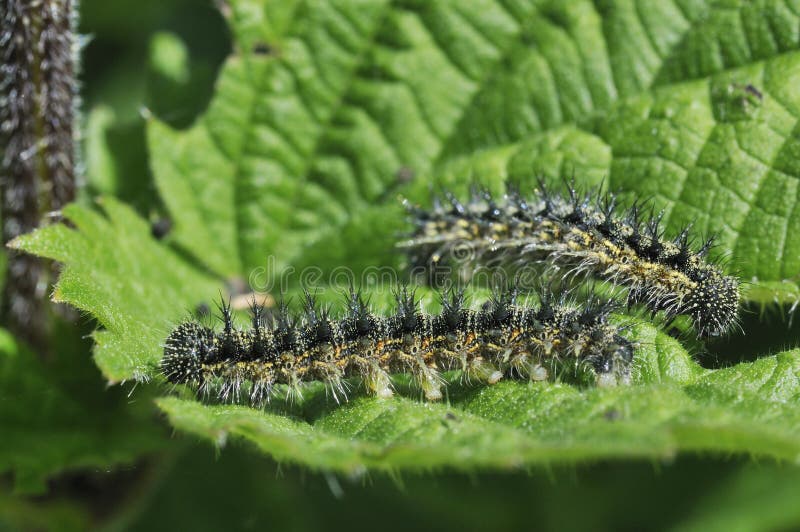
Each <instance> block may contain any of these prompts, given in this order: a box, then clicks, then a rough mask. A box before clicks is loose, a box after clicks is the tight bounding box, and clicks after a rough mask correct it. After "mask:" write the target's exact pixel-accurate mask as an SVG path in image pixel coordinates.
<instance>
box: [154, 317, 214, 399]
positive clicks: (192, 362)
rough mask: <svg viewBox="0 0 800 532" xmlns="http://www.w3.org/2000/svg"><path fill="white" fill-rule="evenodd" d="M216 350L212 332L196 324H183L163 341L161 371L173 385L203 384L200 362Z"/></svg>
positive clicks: (201, 363)
mask: <svg viewBox="0 0 800 532" xmlns="http://www.w3.org/2000/svg"><path fill="white" fill-rule="evenodd" d="M215 349H216V345H215V341H214V332H213V331H212V330H211V329H209V328H208V327H203V326H201V325H198V324H196V323H191V322H187V323H183V324H181V325H179V326H178V327H177V328H176V329H175V330H174V331H172V332H171V333H170V335H169V336H168V337H167V340H166V342H165V343H164V357H163V358H162V359H161V373H162V374H163V375H164V376H166V377H167V380H169V382H171V383H173V384H186V383H198V384H200V383H202V382H203V380H204V378H203V368H202V366H203V362H205V361H206V359H207V357H208V355H209V354H210V353H211V352H212V351H214V350H215Z"/></svg>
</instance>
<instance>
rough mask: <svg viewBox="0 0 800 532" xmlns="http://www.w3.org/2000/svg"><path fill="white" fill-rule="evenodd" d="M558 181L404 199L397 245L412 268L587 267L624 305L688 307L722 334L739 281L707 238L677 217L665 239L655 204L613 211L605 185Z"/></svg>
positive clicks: (703, 332)
mask: <svg viewBox="0 0 800 532" xmlns="http://www.w3.org/2000/svg"><path fill="white" fill-rule="evenodd" d="M567 188H568V193H566V194H565V193H561V192H559V191H556V190H553V189H550V188H548V187H547V186H545V184H544V183H543V182H541V181H540V183H539V187H538V189H537V190H535V191H534V194H532V195H531V196H530V197H524V196H523V195H522V194H521V193H520V191H519V189H518V188H517V187H516V186H514V185H512V184H509V185H508V186H507V192H506V194H505V195H504V196H503V197H502V198H500V199H495V198H494V197H493V196H492V194H490V193H489V192H488V191H486V190H480V189H478V188H475V187H473V193H472V197H471V199H470V201H469V202H466V203H462V202H461V201H459V200H458V199H457V198H456V197H455V196H454V195H453V194H451V193H446V194H445V200H446V201H445V202H442V201H441V200H440V199H438V198H437V199H436V200H435V202H434V205H433V208H432V209H430V210H426V209H422V208H420V207H418V206H414V205H412V204H411V203H410V202H408V201H407V200H406V201H405V205H406V208H407V210H408V212H409V214H410V217H411V219H412V223H413V225H414V229H413V230H412V233H411V234H410V235H409V238H407V239H406V240H404V241H402V242H400V243H399V244H398V246H399V247H400V248H403V249H405V250H406V252H407V254H408V260H409V266H410V268H411V269H412V272H413V271H416V272H423V273H426V274H427V275H428V277H433V276H434V275H437V273H436V272H437V270H439V271H441V270H442V269H445V270H446V269H447V268H448V265H452V264H453V263H461V264H464V263H466V264H468V265H469V264H470V263H472V264H473V265H474V264H479V265H482V266H485V267H486V268H487V269H488V268H491V269H496V268H497V267H499V266H503V265H506V264H511V265H514V266H520V265H528V264H546V265H548V266H549V267H550V268H551V269H553V270H554V271H558V270H562V271H563V272H564V273H563V275H562V276H561V277H562V278H563V279H565V280H569V281H571V280H574V279H575V278H584V277H587V276H588V277H594V278H597V279H600V280H603V281H606V282H609V283H611V284H613V285H617V286H622V287H625V288H627V289H628V304H629V306H630V305H634V304H638V303H642V304H644V305H646V306H647V307H648V308H649V309H650V310H651V311H652V312H653V313H654V314H655V313H656V312H659V311H661V312H663V313H664V314H665V316H666V318H667V319H668V320H670V321H671V320H672V319H674V318H675V317H676V316H678V315H688V316H689V317H690V318H691V321H692V324H693V327H694V329H695V331H696V333H697V334H698V336H700V337H708V336H720V335H723V334H726V333H727V332H728V331H730V330H731V328H732V327H734V326H735V325H736V324H737V323H738V308H739V299H740V294H739V280H738V279H737V278H736V277H735V276H731V275H725V274H724V273H723V271H722V269H721V267H720V266H719V265H718V264H715V263H714V262H712V261H709V260H708V259H707V255H708V252H709V250H710V249H711V247H712V244H713V238H710V239H708V240H707V241H705V242H704V243H703V244H702V245H700V246H697V247H696V246H694V243H693V238H692V237H691V226H686V227H684V228H683V230H682V231H680V232H679V233H678V235H677V236H676V237H675V238H674V239H672V240H668V239H666V238H665V236H664V230H663V229H662V227H661V218H662V216H663V213H662V214H661V215H655V214H654V213H653V211H652V210H651V211H650V214H649V215H644V214H643V212H644V209H643V206H642V205H641V204H634V205H633V206H632V207H630V208H629V209H627V210H626V211H624V212H619V209H618V206H617V198H616V196H615V195H613V194H603V193H601V192H600V190H599V189H597V190H590V191H588V192H586V193H579V192H578V191H576V189H575V186H574V184H571V185H569V186H568V187H567ZM465 271H466V270H465Z"/></svg>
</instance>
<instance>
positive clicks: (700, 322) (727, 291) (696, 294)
mask: <svg viewBox="0 0 800 532" xmlns="http://www.w3.org/2000/svg"><path fill="white" fill-rule="evenodd" d="M696 282H697V286H696V287H695V288H694V289H693V290H692V291H691V292H689V294H688V296H687V297H686V298H684V300H683V304H682V309H681V310H680V311H679V313H680V314H688V315H689V316H690V317H691V318H692V322H693V324H694V327H695V329H696V330H697V333H698V335H700V336H706V337H707V336H721V335H724V334H726V333H727V332H728V331H729V330H730V329H731V328H732V327H733V326H734V325H735V324H736V320H737V317H738V313H739V280H738V279H737V278H736V277H732V276H728V275H723V274H722V273H721V272H719V270H717V269H715V268H714V269H712V268H709V269H707V270H704V271H701V272H700V273H699V275H697V277H696Z"/></svg>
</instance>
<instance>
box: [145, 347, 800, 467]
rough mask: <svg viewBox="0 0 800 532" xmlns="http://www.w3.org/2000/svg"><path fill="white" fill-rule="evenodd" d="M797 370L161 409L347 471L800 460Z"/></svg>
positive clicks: (743, 368)
mask: <svg viewBox="0 0 800 532" xmlns="http://www.w3.org/2000/svg"><path fill="white" fill-rule="evenodd" d="M667 343H668V344H669V343H671V342H667ZM646 351H647V352H646V353H645V354H644V355H641V354H640V362H639V365H640V366H641V365H642V362H641V359H642V358H645V359H651V360H648V361H647V362H645V364H648V365H649V364H655V363H656V361H661V360H663V359H664V358H665V357H670V356H677V354H678V353H676V351H678V352H679V351H680V349H679V348H678V347H677V346H676V345H670V348H669V349H664V348H660V347H659V344H656V347H655V348H654V349H653V348H651V349H648V350H646ZM684 356H685V354H684ZM798 370H800V352H798V351H792V352H787V353H782V354H780V355H777V356H775V357H769V358H765V359H762V360H759V361H758V362H755V363H751V364H740V365H739V366H737V367H735V368H729V369H724V370H716V371H710V372H708V373H703V372H701V371H699V370H694V371H692V372H691V373H692V374H693V375H694V376H688V375H687V376H686V377H688V378H687V379H685V380H670V379H665V377H666V376H665V375H663V374H661V375H655V376H651V375H648V374H647V373H645V372H640V373H639V374H638V375H639V376H638V381H639V382H638V383H637V385H633V386H629V387H618V388H614V389H592V390H583V391H581V390H576V389H575V388H574V387H571V386H567V385H563V384H532V385H526V384H521V383H514V382H506V383H500V384H497V385H494V386H490V387H486V388H482V389H468V388H460V387H458V386H454V387H451V388H450V398H449V404H425V403H421V402H419V401H415V400H412V399H405V398H404V399H392V400H380V399H374V398H356V399H354V400H351V401H349V402H348V403H347V404H345V405H342V406H335V405H331V402H332V401H331V400H330V399H329V400H327V401H326V400H325V391H324V390H318V391H316V392H315V393H312V394H311V395H309V397H308V398H307V399H305V401H304V402H303V403H302V404H300V405H296V406H293V407H292V408H291V409H290V412H289V413H291V414H294V416H295V417H287V416H286V415H285V414H284V413H283V412H280V411H278V412H271V411H270V412H266V413H264V412H259V411H256V410H253V409H251V408H246V407H239V406H207V405H201V404H199V403H197V402H194V401H189V400H184V399H179V398H174V397H171V398H165V399H160V400H159V401H158V404H159V406H160V407H161V409H162V410H164V411H165V412H166V413H167V415H168V416H169V418H170V421H171V422H172V424H173V425H175V426H176V427H178V428H180V429H182V430H185V431H189V432H193V433H196V434H198V435H201V436H203V437H205V438H208V439H211V440H212V441H214V442H215V443H217V444H222V443H224V442H225V441H226V439H227V437H228V436H229V435H230V436H233V437H236V438H243V439H245V440H247V441H249V442H252V443H253V444H255V445H256V446H257V447H258V448H259V449H261V450H262V451H264V452H266V453H269V454H271V455H273V456H274V457H275V458H276V459H278V460H288V461H293V462H300V463H303V464H306V465H309V466H312V467H316V468H323V469H333V470H340V471H344V472H348V473H354V472H358V471H362V470H363V469H364V468H379V469H394V468H411V469H428V468H431V467H437V466H449V467H452V468H456V469H464V470H470V469H474V468H476V467H500V468H511V467H517V466H520V465H522V464H529V463H550V462H574V461H586V460H592V459H608V458H619V457H630V456H637V457H648V458H668V457H671V456H673V455H675V453H677V452H679V451H685V450H693V451H715V452H726V453H731V452H732V453H752V454H756V455H759V456H770V457H774V458H779V459H782V460H787V461H791V462H798V461H800V415H798V414H797V406H798V397H799V395H798V391H800V381H798V375H799V374H798ZM659 381H662V382H661V383H659Z"/></svg>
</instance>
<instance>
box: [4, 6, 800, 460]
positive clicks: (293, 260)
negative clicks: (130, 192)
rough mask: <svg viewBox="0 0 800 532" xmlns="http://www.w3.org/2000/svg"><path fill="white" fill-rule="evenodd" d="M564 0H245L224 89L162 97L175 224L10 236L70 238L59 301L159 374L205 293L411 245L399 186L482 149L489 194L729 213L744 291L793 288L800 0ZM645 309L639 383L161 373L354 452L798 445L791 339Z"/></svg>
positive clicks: (213, 420)
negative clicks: (436, 399)
mask: <svg viewBox="0 0 800 532" xmlns="http://www.w3.org/2000/svg"><path fill="white" fill-rule="evenodd" d="M545 4H546V5H541V3H539V2H515V3H506V2H493V1H489V2H485V3H484V4H482V9H480V10H464V9H463V8H462V7H460V3H459V2H448V1H443V0H436V1H432V2H419V3H415V2H408V3H403V5H402V6H398V5H395V4H393V3H384V2H359V1H355V0H340V1H336V2H331V3H316V4H313V5H310V3H305V2H299V3H297V5H296V6H293V7H282V6H281V5H278V3H272V2H267V1H266V0H263V1H262V0H238V1H232V2H230V3H229V5H228V6H227V9H226V16H227V19H228V23H229V26H230V28H231V31H232V38H233V41H234V51H233V53H232V54H231V56H230V57H229V59H228V60H227V62H226V63H225V64H224V66H223V67H222V69H221V71H220V73H219V77H218V80H217V84H216V89H215V95H214V97H213V99H212V101H211V102H210V104H209V107H208V109H207V110H206V111H205V112H204V113H203V114H202V115H201V116H200V117H199V118H198V119H197V121H196V122H195V123H194V124H193V125H192V126H191V127H189V128H187V129H185V130H175V129H173V128H171V127H169V126H168V125H166V124H165V123H164V122H162V121H160V120H159V119H158V118H155V117H149V118H148V122H147V142H148V150H149V157H150V164H151V167H152V170H153V175H154V178H155V183H156V186H157V188H158V191H159V195H160V198H161V200H162V201H163V203H164V205H165V207H166V209H167V210H168V212H169V215H170V218H171V219H172V221H173V230H172V231H171V232H170V233H169V235H167V236H166V238H164V239H163V240H160V241H157V240H156V239H154V238H153V237H152V236H151V228H150V226H149V224H148V223H147V222H146V221H145V220H144V219H143V218H142V217H141V216H139V215H138V214H137V213H135V212H134V211H133V209H132V208H130V207H129V206H127V205H125V204H124V203H122V202H120V201H119V200H117V199H114V198H111V197H109V198H103V199H102V201H101V203H100V207H99V209H94V208H91V207H89V206H86V205H82V204H74V203H73V204H70V205H67V206H66V207H64V208H63V214H64V216H65V218H66V219H67V220H69V221H70V222H71V225H64V224H55V225H50V226H47V227H43V228H40V229H38V230H37V231H36V232H34V233H32V234H27V235H23V236H21V237H18V238H16V239H15V240H13V242H12V246H13V247H14V248H15V249H17V250H22V251H25V252H28V253H32V254H35V255H38V256H42V257H47V258H51V259H54V260H57V261H60V262H61V263H63V265H64V266H63V270H62V273H61V276H60V278H59V282H58V284H57V286H56V289H55V292H54V299H56V300H58V301H64V302H68V303H70V304H71V305H73V306H75V307H77V308H79V309H81V310H82V311H84V312H86V313H88V314H90V315H91V316H93V317H95V318H96V319H97V321H98V323H99V325H100V327H99V330H98V331H96V332H95V333H94V340H95V347H94V351H93V353H94V360H95V362H96V364H97V366H98V367H99V368H100V370H101V371H102V373H103V376H104V377H105V378H106V379H107V380H108V381H110V382H113V383H119V382H124V381H130V380H147V379H148V378H149V379H153V380H155V379H157V377H156V375H157V370H154V368H158V365H159V362H160V360H161V358H162V354H163V345H164V342H165V339H166V338H167V337H168V335H169V333H170V331H171V330H173V328H174V327H175V326H176V325H177V324H178V323H180V321H181V320H182V319H184V318H186V314H187V309H194V308H196V307H197V306H198V305H200V304H204V303H208V302H211V301H213V300H215V299H216V298H217V294H218V292H219V290H220V289H221V288H223V287H224V286H225V282H224V280H226V279H230V278H231V277H238V278H245V279H246V278H248V277H249V276H250V274H251V273H252V272H253V271H254V270H255V269H257V268H260V267H262V266H263V265H264V262H265V260H266V257H267V256H273V257H275V258H276V262H275V264H276V268H277V270H276V271H271V272H269V273H270V274H271V275H274V276H276V277H277V276H278V274H279V273H280V272H281V270H282V269H283V268H286V267H288V266H292V267H294V268H296V269H297V270H298V271H300V270H302V269H303V268H304V267H306V266H315V267H318V268H319V269H320V271H322V272H323V273H330V272H332V271H334V270H335V269H336V268H337V267H338V266H340V265H345V266H347V267H349V268H350V269H352V270H353V271H354V272H355V273H357V274H360V273H362V272H364V271H367V270H368V269H369V268H372V267H398V266H400V263H401V260H400V258H399V256H398V254H397V253H396V252H395V250H394V243H395V241H396V240H397V235H398V234H400V233H401V232H403V231H407V230H408V226H407V223H406V220H405V214H404V212H403V208H402V205H401V204H400V202H399V201H398V199H397V198H398V196H403V197H406V198H409V200H410V201H413V202H415V203H417V204H421V205H423V204H424V205H428V204H429V185H430V182H431V181H435V182H436V184H437V185H438V184H441V185H443V186H446V187H447V188H448V189H451V190H453V191H454V193H457V194H460V193H465V192H466V189H467V187H468V184H469V182H470V181H471V180H472V177H473V176H475V175H479V176H481V179H482V181H484V182H485V185H486V186H487V187H488V188H489V189H490V190H492V191H493V192H494V194H500V193H501V192H502V189H503V183H504V182H506V181H507V180H509V179H513V180H516V181H517V182H518V183H519V185H520V187H523V188H524V187H527V188H526V190H532V189H533V188H534V187H535V185H536V182H535V176H536V175H537V174H539V173H541V174H546V175H549V176H551V177H552V178H553V179H554V180H556V179H564V178H569V177H571V176H572V175H573V173H574V175H575V177H576V179H577V180H579V184H580V185H582V186H585V187H589V186H597V185H599V184H600V183H601V182H603V183H605V184H604V185H603V186H605V187H606V189H605V190H612V191H615V190H619V191H621V194H620V201H621V202H625V203H627V204H628V205H630V204H633V203H634V202H635V201H637V200H640V199H642V198H652V200H653V202H654V203H655V204H656V205H657V206H658V208H659V209H663V210H664V213H665V216H664V223H665V226H666V228H667V230H668V231H669V230H675V233H676V234H677V232H678V231H677V230H678V229H679V228H680V227H682V226H684V225H685V224H687V223H689V222H692V221H694V222H695V225H694V228H695V230H697V231H698V232H700V233H715V234H717V235H718V236H719V240H718V243H719V245H720V246H721V247H722V248H723V249H726V250H730V252H731V255H732V261H733V263H734V264H735V266H736V268H738V269H739V270H741V272H742V277H743V278H745V279H747V280H749V281H752V282H751V284H750V285H748V286H747V287H746V290H743V293H742V299H743V300H744V301H745V303H746V304H748V305H752V306H759V305H765V304H769V305H771V306H772V305H773V301H774V302H776V303H777V304H778V305H781V304H786V305H790V304H791V303H793V302H795V301H797V299H798V296H800V289H798V286H797V275H798V273H799V272H800V218H798V217H797V216H795V209H794V203H795V200H796V196H797V191H798V189H797V177H796V176H798V175H800V160H798V157H797V155H796V154H797V153H798V141H797V122H798V118H799V117H800V94H798V92H797V90H796V86H797V78H798V76H797V72H800V34H798V32H797V31H796V28H797V27H800V15H798V13H795V12H794V11H792V9H790V8H788V7H786V6H785V5H784V4H783V3H781V2H767V1H764V2H760V3H757V5H756V4H755V3H749V2H741V3H734V4H732V5H725V6H718V5H716V4H715V3H712V2H708V3H706V2H696V3H691V4H689V3H680V4H677V3H661V2H659V3H653V4H652V5H651V6H650V7H651V9H652V10H653V11H652V12H648V13H649V14H647V16H645V15H646V14H644V13H643V12H640V11H638V10H636V9H635V8H634V7H632V6H631V5H630V4H629V3H628V2H624V1H621V0H620V1H610V2H603V3H599V4H598V3H593V2H564V3H559V2H553V3H545ZM254 13H258V14H259V16H253V14H254ZM745 23H746V25H744V26H743V24H745ZM264 50H269V53H265V52H264ZM749 87H751V88H749ZM753 91H755V92H756V93H757V94H758V96H756V95H755V93H754V92H753ZM110 156H113V154H111V155H110ZM409 176H411V178H410V179H409ZM776 235H777V236H776ZM298 284H299V283H298ZM275 295H277V294H275ZM429 299H430V298H429ZM387 303H388V301H383V300H380V298H379V297H375V298H373V300H372V304H373V305H374V306H375V307H376V308H383V307H385V306H386V305H387ZM775 306H777V305H775ZM631 319H632V320H634V324H633V325H632V326H631V328H630V336H631V341H632V342H635V343H636V344H637V345H639V346H641V347H640V348H638V349H637V350H636V355H635V358H634V360H633V367H632V369H631V384H630V385H629V386H617V387H614V388H597V387H588V388H578V387H576V386H571V385H569V384H567V383H563V382H537V383H533V384H530V383H528V382H524V383H523V382H499V383H497V384H495V385H493V386H491V387H472V386H468V385H466V386H462V385H459V384H458V383H457V382H455V383H453V386H448V387H447V390H448V394H447V395H446V396H445V397H443V402H442V403H440V404H425V403H423V402H421V401H417V400H415V398H414V397H413V394H402V393H401V394H398V395H399V397H393V398H391V399H389V400H381V399H380V398H371V397H366V396H364V395H357V396H354V397H353V398H352V399H351V400H350V401H348V402H347V403H346V404H341V405H337V404H336V403H335V401H332V400H330V399H329V398H326V390H325V388H324V387H322V386H320V387H317V388H311V389H309V390H308V391H304V394H303V398H302V399H301V400H297V401H295V402H294V403H291V402H281V401H273V402H272V403H270V405H269V406H267V407H265V408H263V409H254V408H249V407H247V406H242V405H229V404H218V405H208V404H204V403H203V402H200V401H197V400H196V398H195V397H193V396H192V395H185V396H181V395H170V394H168V393H162V392H163V391H164V390H166V389H167V388H166V387H158V385H156V386H154V387H153V388H152V389H154V390H155V391H154V392H153V393H156V394H158V395H159V398H158V399H157V400H156V404H157V405H158V408H159V409H160V410H161V411H163V412H164V413H165V414H166V416H167V418H168V420H169V422H170V423H171V424H172V426H174V427H176V428H177V429H179V430H180V431H183V432H188V433H191V434H196V435H199V436H201V437H203V438H206V439H208V440H210V441H212V442H215V443H221V442H225V441H226V440H227V439H229V438H236V439H241V440H245V441H247V442H249V443H251V444H253V445H254V446H255V447H257V448H258V449H259V450H261V451H262V452H264V453H266V454H269V455H271V456H273V457H275V458H277V459H279V460H288V461H293V462H298V463H301V464H304V465H307V466H310V467H314V468H320V469H326V470H334V471H344V472H351V473H352V472H361V471H364V468H373V469H378V470H395V469H398V468H409V469H426V468H431V467H445V466H447V467H453V468H458V469H463V470H474V469H478V468H489V467H491V468H515V467H520V466H523V465H527V464H550V463H562V462H569V463H573V462H584V461H597V460H604V459H612V458H631V457H635V458H651V459H662V458H669V457H672V456H674V455H675V454H676V453H692V452H712V453H717V454H727V453H736V454H742V455H756V456H764V457H770V458H774V459H778V460H782V461H786V462H792V463H794V462H797V460H798V457H799V456H800V408H798V406H800V405H798V397H800V380H799V379H798V374H799V373H800V353H798V351H797V350H795V349H790V350H787V351H783V352H779V353H777V354H775V353H774V352H770V350H769V347H768V345H767V344H766V343H764V344H763V345H762V346H761V347H759V348H758V349H757V352H754V353H753V355H754V356H753V357H752V358H753V359H755V360H754V361H753V362H747V363H739V364H731V365H730V367H719V366H722V365H724V364H719V365H718V366H714V367H703V366H701V365H700V364H698V362H697V361H696V359H695V358H694V357H692V356H691V354H690V353H689V351H688V350H687V348H686V346H685V345H683V344H682V343H681V342H679V341H678V340H676V339H674V338H672V337H670V336H669V335H667V334H665V333H664V332H663V331H661V330H660V329H659V328H658V327H656V326H654V325H652V324H651V323H648V322H646V321H644V320H636V319H635V318H631ZM209 336H213V334H210V335H209ZM210 342H212V343H213V339H212V340H210ZM786 347H791V346H786ZM161 384H162V385H163V383H161ZM397 386H398V388H403V386H404V385H403V383H402V382H398V384H397ZM143 388H146V387H143ZM407 388H408V387H407ZM135 393H139V392H138V390H137V392H135ZM287 414H288V415H287Z"/></svg>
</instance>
